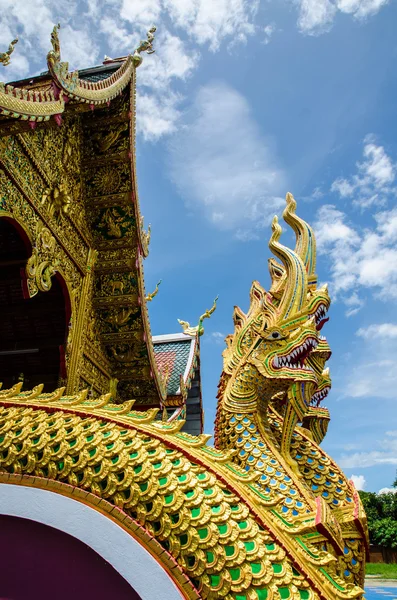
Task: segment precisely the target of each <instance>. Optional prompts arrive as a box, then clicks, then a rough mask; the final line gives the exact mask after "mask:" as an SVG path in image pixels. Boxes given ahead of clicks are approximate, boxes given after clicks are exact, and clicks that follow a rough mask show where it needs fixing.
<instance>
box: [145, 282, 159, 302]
mask: <svg viewBox="0 0 397 600" xmlns="http://www.w3.org/2000/svg"><path fill="white" fill-rule="evenodd" d="M161 282H162V279H160V280H159V281H158V282H157V283H156V287H155V288H154V290H153V292H152V293H151V294H148V295H147V296H146V297H145V300H146V302H151V301H152V300H153V298H155V296H157V294H158V291H159V285H160V283H161Z"/></svg>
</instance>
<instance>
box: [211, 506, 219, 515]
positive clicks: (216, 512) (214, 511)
mask: <svg viewBox="0 0 397 600" xmlns="http://www.w3.org/2000/svg"><path fill="white" fill-rule="evenodd" d="M211 511H212V512H213V513H214V515H217V514H218V513H219V512H221V507H220V506H211Z"/></svg>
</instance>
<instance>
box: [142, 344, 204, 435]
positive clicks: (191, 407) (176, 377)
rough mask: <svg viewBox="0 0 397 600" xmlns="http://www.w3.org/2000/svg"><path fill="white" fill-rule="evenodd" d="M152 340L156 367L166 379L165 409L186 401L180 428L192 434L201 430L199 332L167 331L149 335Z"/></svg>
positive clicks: (170, 409) (170, 408) (196, 433)
mask: <svg viewBox="0 0 397 600" xmlns="http://www.w3.org/2000/svg"><path fill="white" fill-rule="evenodd" d="M152 341H153V347H154V356H155V359H156V363H157V367H158V370H159V371H160V373H162V374H163V376H164V378H165V380H166V382H167V398H166V400H165V404H166V406H167V410H168V412H169V413H171V411H172V407H176V406H180V405H181V404H182V403H185V402H186V415H185V419H186V423H185V425H184V427H183V430H184V431H186V432H187V433H190V434H192V435H198V434H200V433H202V431H203V424H204V423H203V408H202V398H201V376H200V344H199V336H198V335H195V336H190V335H186V334H184V333H171V334H167V335H156V336H153V337H152ZM181 377H182V381H183V383H182V385H181Z"/></svg>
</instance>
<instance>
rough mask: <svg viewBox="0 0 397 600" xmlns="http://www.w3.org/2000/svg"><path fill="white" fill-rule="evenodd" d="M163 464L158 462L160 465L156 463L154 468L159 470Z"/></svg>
mask: <svg viewBox="0 0 397 600" xmlns="http://www.w3.org/2000/svg"><path fill="white" fill-rule="evenodd" d="M161 465H162V463H161V462H158V463H154V465H153V468H154V469H159V468H160V467H161Z"/></svg>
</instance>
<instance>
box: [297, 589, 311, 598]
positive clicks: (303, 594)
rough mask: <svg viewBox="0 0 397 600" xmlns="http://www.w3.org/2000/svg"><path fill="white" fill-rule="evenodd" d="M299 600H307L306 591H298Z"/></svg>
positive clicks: (307, 594)
mask: <svg viewBox="0 0 397 600" xmlns="http://www.w3.org/2000/svg"><path fill="white" fill-rule="evenodd" d="M299 596H300V598H301V600H309V592H308V591H307V590H299Z"/></svg>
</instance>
